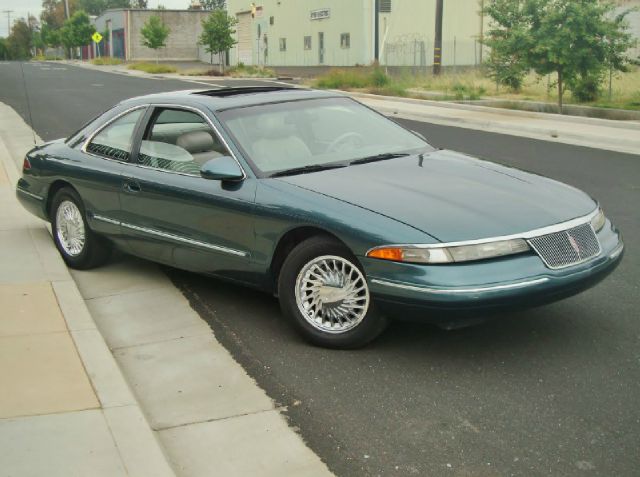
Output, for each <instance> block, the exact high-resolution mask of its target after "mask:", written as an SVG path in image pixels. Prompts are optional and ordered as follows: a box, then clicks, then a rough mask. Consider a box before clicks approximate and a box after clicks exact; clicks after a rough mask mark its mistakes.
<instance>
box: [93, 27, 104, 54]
mask: <svg viewBox="0 0 640 477" xmlns="http://www.w3.org/2000/svg"><path fill="white" fill-rule="evenodd" d="M91 39H92V40H93V42H94V43H95V46H94V52H95V51H96V50H97V52H98V56H101V55H100V47H99V46H100V45H99V44H100V42H101V41H102V35H101V34H100V33H98V32H95V33H94V34H93V35H91Z"/></svg>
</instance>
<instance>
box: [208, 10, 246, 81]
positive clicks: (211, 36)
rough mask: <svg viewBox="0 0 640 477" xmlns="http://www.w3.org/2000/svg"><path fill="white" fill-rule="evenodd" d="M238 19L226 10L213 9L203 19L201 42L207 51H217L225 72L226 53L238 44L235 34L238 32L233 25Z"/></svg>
mask: <svg viewBox="0 0 640 477" xmlns="http://www.w3.org/2000/svg"><path fill="white" fill-rule="evenodd" d="M236 23H238V21H237V20H236V19H235V18H233V17H231V16H229V15H227V12H226V10H221V9H217V10H213V11H212V12H211V13H210V14H209V16H208V17H207V18H204V19H203V20H202V33H201V34H200V39H199V43H200V44H201V45H203V46H204V47H205V50H206V51H207V53H209V54H210V55H211V63H213V54H214V53H217V54H218V57H219V59H220V69H221V71H222V72H223V73H224V55H223V53H225V52H226V51H227V50H228V49H229V48H231V47H232V46H233V45H235V44H236V41H235V40H234V38H233V34H234V33H235V32H236V31H235V30H234V29H233V26H234V25H235V24H236Z"/></svg>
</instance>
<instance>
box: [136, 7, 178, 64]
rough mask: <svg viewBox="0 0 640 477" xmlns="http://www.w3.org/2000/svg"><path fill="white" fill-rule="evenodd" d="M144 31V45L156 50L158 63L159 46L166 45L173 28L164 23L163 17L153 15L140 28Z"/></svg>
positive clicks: (141, 31)
mask: <svg viewBox="0 0 640 477" xmlns="http://www.w3.org/2000/svg"><path fill="white" fill-rule="evenodd" d="M140 33H142V45H143V46H146V47H147V48H151V49H152V50H156V63H158V56H159V55H160V53H159V52H158V49H159V48H162V47H163V46H165V45H166V43H165V42H166V40H167V37H168V36H169V33H171V29H170V28H169V27H168V26H167V25H165V24H164V22H163V21H162V19H161V18H160V17H159V16H157V15H152V16H151V17H149V19H148V20H147V21H146V22H145V24H144V26H143V27H142V29H141V30H140Z"/></svg>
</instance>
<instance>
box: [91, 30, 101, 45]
mask: <svg viewBox="0 0 640 477" xmlns="http://www.w3.org/2000/svg"><path fill="white" fill-rule="evenodd" d="M91 39H92V40H93V41H95V42H96V43H100V42H101V41H102V35H101V34H100V33H98V32H95V33H94V34H93V35H91Z"/></svg>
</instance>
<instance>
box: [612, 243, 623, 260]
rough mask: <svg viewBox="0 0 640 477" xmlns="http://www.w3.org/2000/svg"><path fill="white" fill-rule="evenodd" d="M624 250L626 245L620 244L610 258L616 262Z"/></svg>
mask: <svg viewBox="0 0 640 477" xmlns="http://www.w3.org/2000/svg"><path fill="white" fill-rule="evenodd" d="M623 250H624V244H623V243H622V242H620V245H618V247H617V248H616V249H615V250H614V251H613V252H611V253H610V254H609V258H610V259H611V260H615V259H616V258H618V257H619V256H620V254H621V253H622V251H623Z"/></svg>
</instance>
